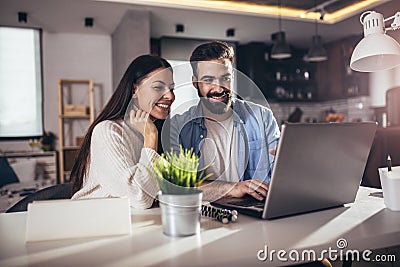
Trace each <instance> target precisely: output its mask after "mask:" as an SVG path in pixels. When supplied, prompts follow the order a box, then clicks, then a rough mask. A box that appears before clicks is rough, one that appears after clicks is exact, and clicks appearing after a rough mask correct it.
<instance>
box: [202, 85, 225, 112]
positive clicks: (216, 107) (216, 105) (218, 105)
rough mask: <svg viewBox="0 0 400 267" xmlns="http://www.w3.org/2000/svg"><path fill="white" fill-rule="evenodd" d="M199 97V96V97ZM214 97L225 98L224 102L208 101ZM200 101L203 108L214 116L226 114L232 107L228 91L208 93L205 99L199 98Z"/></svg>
mask: <svg viewBox="0 0 400 267" xmlns="http://www.w3.org/2000/svg"><path fill="white" fill-rule="evenodd" d="M199 96H200V95H199ZM213 96H215V97H221V96H226V99H225V100H224V101H221V102H219V101H211V100H210V99H211V98H212V97H213ZM200 100H201V101H202V103H203V104H204V106H205V107H206V108H207V109H208V110H209V111H211V112H212V113H214V114H224V113H225V112H227V111H228V110H229V109H230V107H231V105H232V92H230V91H228V90H223V91H222V92H220V93H217V92H210V93H208V94H207V95H206V97H202V96H200Z"/></svg>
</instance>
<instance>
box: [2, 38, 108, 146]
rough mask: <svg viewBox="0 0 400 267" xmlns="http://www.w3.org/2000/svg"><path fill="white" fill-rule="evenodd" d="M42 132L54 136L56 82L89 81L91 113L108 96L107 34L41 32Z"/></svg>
mask: <svg viewBox="0 0 400 267" xmlns="http://www.w3.org/2000/svg"><path fill="white" fill-rule="evenodd" d="M42 51H43V79H44V81H43V87H44V89H43V90H44V129H45V131H52V132H54V133H55V134H56V135H57V136H58V135H59V133H58V96H57V81H58V79H60V78H63V79H93V80H94V82H95V110H96V112H98V111H99V110H100V109H101V108H102V106H103V105H104V104H105V103H106V102H107V101H108V99H109V97H110V96H111V93H112V81H111V80H112V58H111V37H110V36H109V35H93V34H74V33H49V32H43V50H42ZM0 150H3V151H8V150H14V151H15V150H30V147H29V146H28V142H26V141H24V142H1V143H0Z"/></svg>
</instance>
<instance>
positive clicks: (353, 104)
mask: <svg viewBox="0 0 400 267" xmlns="http://www.w3.org/2000/svg"><path fill="white" fill-rule="evenodd" d="M269 105H270V107H271V109H272V111H273V113H274V115H275V118H276V120H277V121H278V123H279V124H281V123H282V122H283V121H286V120H287V119H288V118H289V116H290V114H291V113H292V112H293V111H294V110H295V109H296V108H299V109H301V111H302V112H303V115H302V117H301V122H312V121H316V122H321V121H324V119H325V115H326V113H325V112H326V111H329V110H331V109H332V110H334V111H335V112H336V113H343V114H344V115H345V118H344V122H354V121H371V120H372V118H373V114H374V112H373V110H372V109H370V99H369V97H367V96H361V97H354V98H349V99H341V100H334V101H325V102H318V103H269Z"/></svg>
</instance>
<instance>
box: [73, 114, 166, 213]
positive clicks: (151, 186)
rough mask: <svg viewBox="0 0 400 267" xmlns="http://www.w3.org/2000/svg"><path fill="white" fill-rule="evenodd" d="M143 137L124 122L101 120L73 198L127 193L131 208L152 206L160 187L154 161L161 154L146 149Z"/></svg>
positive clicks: (93, 136) (112, 195)
mask: <svg viewBox="0 0 400 267" xmlns="http://www.w3.org/2000/svg"><path fill="white" fill-rule="evenodd" d="M143 143H144V142H143V136H142V135H141V134H140V133H138V132H136V131H133V130H131V129H129V128H128V127H127V126H126V124H124V122H123V121H117V122H115V121H109V120H107V121H102V122H100V123H99V124H97V125H96V127H95V128H94V129H93V133H92V141H91V145H90V165H89V170H88V171H87V174H86V176H85V177H84V180H83V186H82V188H81V189H80V190H79V191H78V192H76V193H75V194H74V195H73V196H72V199H84V198H102V197H122V196H127V197H128V198H129V200H130V203H131V207H133V208H139V209H146V208H149V207H151V205H152V203H153V200H154V198H155V196H156V194H157V191H158V190H159V188H158V185H157V181H156V178H155V177H154V175H153V173H152V172H151V169H150V168H151V163H152V162H153V161H154V160H155V159H156V158H159V157H160V156H159V155H158V154H157V152H156V151H154V150H153V149H150V148H143Z"/></svg>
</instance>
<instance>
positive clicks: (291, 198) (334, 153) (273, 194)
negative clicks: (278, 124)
mask: <svg viewBox="0 0 400 267" xmlns="http://www.w3.org/2000/svg"><path fill="white" fill-rule="evenodd" d="M376 128H377V124H376V123H375V122H366V123H316V124H298V123H296V124H284V125H282V133H281V138H280V140H279V144H278V149H277V154H276V158H275V165H274V169H273V172H272V177H271V183H270V186H269V192H268V195H267V199H266V205H265V206H264V211H263V215H262V218H264V219H270V218H276V217H281V216H286V215H291V214H297V213H302V212H307V211H313V210H318V209H324V208H329V207H334V206H339V205H343V204H345V203H350V202H354V200H355V196H356V193H357V190H358V187H359V185H360V182H361V178H362V175H363V172H364V168H365V164H366V162H367V159H368V155H369V151H370V148H371V146H372V141H373V139H374V135H375V131H376Z"/></svg>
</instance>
